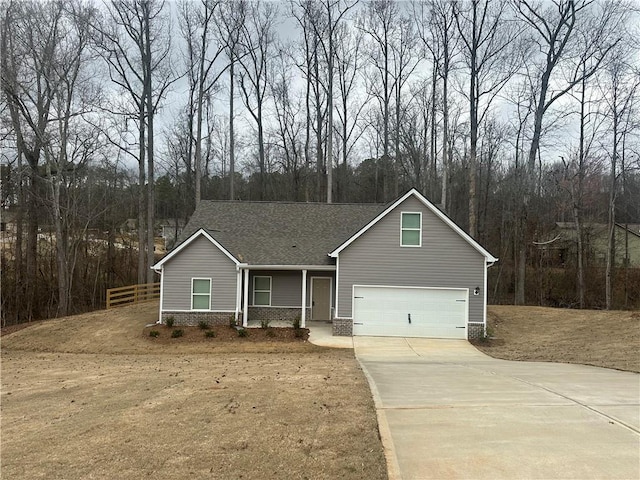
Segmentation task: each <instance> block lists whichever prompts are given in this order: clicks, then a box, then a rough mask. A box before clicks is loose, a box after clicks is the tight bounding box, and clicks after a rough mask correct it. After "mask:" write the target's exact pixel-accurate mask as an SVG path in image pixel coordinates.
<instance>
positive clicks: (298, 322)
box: [293, 315, 302, 330]
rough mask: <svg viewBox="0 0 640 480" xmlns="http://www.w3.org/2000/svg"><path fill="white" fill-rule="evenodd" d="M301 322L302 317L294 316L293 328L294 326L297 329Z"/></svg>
mask: <svg viewBox="0 0 640 480" xmlns="http://www.w3.org/2000/svg"><path fill="white" fill-rule="evenodd" d="M301 323H302V317H300V315H298V316H296V318H294V319H293V328H295V329H296V330H299V329H300V324H301Z"/></svg>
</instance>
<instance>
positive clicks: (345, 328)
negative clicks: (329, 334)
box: [333, 318, 353, 337]
mask: <svg viewBox="0 0 640 480" xmlns="http://www.w3.org/2000/svg"><path fill="white" fill-rule="evenodd" d="M333 336H334V337H352V336H353V320H351V319H350V318H334V319H333Z"/></svg>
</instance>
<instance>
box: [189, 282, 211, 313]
mask: <svg viewBox="0 0 640 480" xmlns="http://www.w3.org/2000/svg"><path fill="white" fill-rule="evenodd" d="M191 309H192V310H210V309H211V279H210V278H193V279H191Z"/></svg>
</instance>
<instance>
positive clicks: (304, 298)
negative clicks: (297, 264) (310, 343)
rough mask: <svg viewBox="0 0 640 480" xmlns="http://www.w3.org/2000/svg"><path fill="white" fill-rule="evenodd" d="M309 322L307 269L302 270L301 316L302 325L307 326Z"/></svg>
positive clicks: (302, 326)
mask: <svg viewBox="0 0 640 480" xmlns="http://www.w3.org/2000/svg"><path fill="white" fill-rule="evenodd" d="M306 323H307V271H306V270H302V316H301V317H300V327H301V328H305V325H306Z"/></svg>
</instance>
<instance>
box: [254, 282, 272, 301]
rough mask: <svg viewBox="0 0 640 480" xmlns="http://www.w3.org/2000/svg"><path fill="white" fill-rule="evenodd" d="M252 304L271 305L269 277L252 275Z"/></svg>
mask: <svg viewBox="0 0 640 480" xmlns="http://www.w3.org/2000/svg"><path fill="white" fill-rule="evenodd" d="M253 304H254V305H255V306H257V307H269V306H271V277H258V276H256V277H253Z"/></svg>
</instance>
